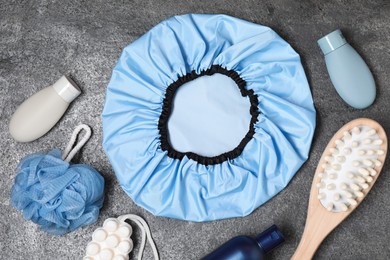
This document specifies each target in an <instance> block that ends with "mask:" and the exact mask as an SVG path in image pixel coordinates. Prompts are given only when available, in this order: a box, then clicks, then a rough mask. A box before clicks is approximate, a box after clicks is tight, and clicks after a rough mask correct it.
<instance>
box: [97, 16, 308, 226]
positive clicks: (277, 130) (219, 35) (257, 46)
mask: <svg viewBox="0 0 390 260" xmlns="http://www.w3.org/2000/svg"><path fill="white" fill-rule="evenodd" d="M102 121H103V147H104V149H105V152H106V153H107V155H108V157H109V159H110V162H111V164H112V166H113V168H114V171H115V174H116V176H117V178H118V180H119V183H120V185H121V187H122V188H123V189H124V191H125V192H126V193H127V194H128V195H129V196H130V197H131V198H132V199H133V200H134V202H135V203H136V204H138V205H140V206H142V207H144V208H145V209H147V210H148V211H150V212H151V213H153V214H155V215H158V216H165V217H172V218H178V219H183V220H189V221H211V220H216V219H224V218H231V217H239V216H245V215H248V214H250V213H251V212H252V211H253V210H255V209H256V208H257V207H259V206H260V205H262V204H263V203H265V202H266V201H268V200H269V199H270V198H272V197H273V196H274V195H276V194H277V193H278V192H280V191H281V190H282V189H283V188H284V187H286V186H287V184H288V183H289V181H290V180H291V178H292V177H293V176H294V174H295V173H296V172H297V171H298V169H299V168H300V167H301V165H302V164H303V163H304V162H305V161H306V159H307V158H308V153H309V149H310V145H311V142H312V138H313V132H314V129H315V109H314V105H313V100H312V96H311V92H310V88H309V85H308V82H307V79H306V76H305V73H304V70H303V68H302V64H301V62H300V57H299V55H298V54H297V53H296V52H295V51H294V50H293V48H292V47H291V46H290V45H289V44H288V43H287V42H285V41H284V40H283V39H282V38H280V37H279V36H278V35H277V34H276V33H275V32H274V31H273V30H271V29H270V28H268V27H265V26H261V25H258V24H254V23H250V22H247V21H244V20H240V19H237V18H234V17H230V16H227V15H204V14H188V15H181V16H175V17H172V18H170V19H168V20H166V21H163V22H161V23H160V24H158V25H157V26H155V27H154V28H152V29H151V30H150V31H149V32H147V33H146V34H144V35H143V36H142V37H141V38H139V39H138V40H136V41H135V42H133V43H132V44H131V45H129V46H127V47H126V48H125V49H124V51H123V53H122V54H121V56H120V58H119V60H118V63H117V64H116V66H115V68H114V70H113V73H112V77H111V80H110V83H109V85H108V88H107V93H106V101H105V106H104V109H103V114H102Z"/></svg>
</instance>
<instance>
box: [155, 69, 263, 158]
mask: <svg viewBox="0 0 390 260" xmlns="http://www.w3.org/2000/svg"><path fill="white" fill-rule="evenodd" d="M215 73H220V74H223V75H226V76H228V77H230V78H231V79H233V80H234V82H235V83H236V84H237V86H238V88H239V89H240V92H241V95H242V96H243V97H246V96H248V97H249V101H250V104H251V106H250V111H249V112H250V114H251V121H250V126H249V131H248V132H247V134H246V135H245V137H244V138H243V139H242V140H241V142H240V144H239V145H238V146H237V147H236V148H234V149H233V150H231V151H229V152H226V153H223V154H220V155H217V156H213V157H206V156H202V155H199V154H196V153H193V152H185V153H182V152H179V151H177V150H175V149H174V148H173V147H172V146H171V144H170V143H169V140H168V139H169V138H168V120H169V117H170V115H171V112H172V104H173V99H174V97H175V93H176V91H177V89H178V88H179V87H180V86H182V85H183V84H184V83H187V82H189V81H191V80H194V79H197V78H199V77H201V76H205V75H208V76H211V75H213V74H215ZM245 86H246V81H245V80H243V79H242V78H241V77H240V76H239V75H238V73H237V72H235V71H234V70H228V69H225V68H223V67H221V66H220V65H213V66H212V67H211V68H209V69H207V70H203V71H202V72H201V73H200V74H197V73H196V72H195V71H192V72H191V73H187V74H186V75H184V76H182V77H179V78H178V79H177V80H176V81H175V82H173V83H172V84H171V85H169V86H168V88H167V90H166V92H165V98H164V101H163V107H162V112H161V115H160V119H159V121H158V129H159V131H160V141H161V149H162V150H163V151H168V156H169V157H171V158H174V159H179V160H181V159H183V157H184V156H187V157H188V158H190V159H192V160H194V161H197V162H198V163H200V164H203V165H214V164H219V163H222V162H224V161H227V160H231V159H234V158H236V157H238V156H239V155H240V154H241V153H242V151H243V150H244V148H245V145H246V144H247V143H248V142H249V141H250V140H251V139H252V138H253V135H254V134H255V123H256V122H257V117H258V115H259V111H258V105H259V101H258V98H257V95H256V94H254V92H253V90H251V89H250V90H247V89H246V88H245Z"/></svg>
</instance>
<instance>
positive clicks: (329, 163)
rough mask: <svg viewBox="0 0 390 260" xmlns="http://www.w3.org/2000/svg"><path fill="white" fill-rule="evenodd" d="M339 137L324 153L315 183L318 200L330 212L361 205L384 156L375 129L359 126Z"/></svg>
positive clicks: (346, 209)
mask: <svg viewBox="0 0 390 260" xmlns="http://www.w3.org/2000/svg"><path fill="white" fill-rule="evenodd" d="M340 135H342V136H341V137H340V138H337V139H334V141H333V143H332V144H331V145H330V146H331V147H330V148H329V149H328V151H326V152H325V153H324V156H323V161H322V164H321V166H322V167H321V168H322V170H321V172H320V173H317V176H318V178H317V179H316V180H318V182H317V184H316V188H317V189H318V196H317V197H318V199H319V200H320V202H321V204H322V205H323V206H324V208H326V209H327V210H328V211H331V212H345V211H348V210H349V209H351V208H352V207H355V206H357V205H358V204H359V203H360V201H361V200H362V198H363V197H364V196H365V195H366V192H367V190H368V189H369V188H370V187H371V185H372V183H373V181H374V180H375V178H376V177H377V173H378V171H379V170H380V169H379V167H381V166H382V164H383V160H384V158H382V157H384V155H385V154H386V152H385V150H383V148H382V147H381V146H382V144H383V143H384V142H385V141H384V140H382V139H381V138H380V136H379V135H378V129H374V128H371V127H369V126H366V125H359V126H355V127H353V128H352V129H350V130H349V131H343V132H342V134H340Z"/></svg>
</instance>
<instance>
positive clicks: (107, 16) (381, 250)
mask: <svg viewBox="0 0 390 260" xmlns="http://www.w3.org/2000/svg"><path fill="white" fill-rule="evenodd" d="M185 13H225V14H229V15H233V16H236V17H239V18H243V19H246V20H249V21H252V22H255V23H259V24H264V25H267V26H270V27H272V28H273V29H274V30H275V31H276V32H278V33H279V34H280V35H281V36H282V37H283V38H284V39H286V40H287V41H288V42H290V43H291V45H292V46H293V47H294V48H295V49H296V50H297V51H298V52H299V53H300V54H301V57H302V62H303V64H304V67H305V70H306V73H307V76H308V79H309V81H310V84H311V88H312V93H313V98H314V102H315V105H316V108H317V112H318V116H317V130H316V134H315V137H314V141H313V146H312V149H311V152H310V158H309V160H308V161H307V163H306V164H304V165H303V167H302V168H301V169H300V170H299V172H298V173H297V175H296V176H295V177H294V179H293V180H292V181H291V183H290V184H289V185H288V186H287V188H286V189H285V190H283V191H282V192H281V193H280V194H278V195H277V196H276V197H275V198H273V199H272V200H270V201H269V202H268V203H266V204H265V205H263V206H262V207H260V208H259V209H257V210H256V211H255V212H253V213H252V214H251V215H249V216H247V217H244V218H236V219H229V220H222V221H214V222H209V223H190V222H185V221H179V220H174V219H168V218H162V217H154V216H153V215H151V214H149V213H148V212H147V211H145V210H143V209H142V208H140V207H138V206H136V205H135V204H134V203H133V202H132V201H131V199H130V198H129V197H128V196H127V195H126V194H125V193H124V192H123V191H122V190H121V188H120V187H119V185H118V183H117V181H116V178H115V176H114V173H113V170H112V168H111V166H110V164H109V161H108V159H107V157H106V156H105V154H104V152H103V150H102V147H101V141H102V129H101V119H100V114H101V111H102V108H103V103H104V95H105V89H106V86H107V84H108V81H109V78H110V75H111V70H112V68H113V66H114V64H115V63H116V61H117V59H118V57H119V55H120V53H121V51H122V49H123V48H124V47H125V46H126V45H128V44H130V43H131V42H133V41H134V40H135V39H137V38H138V37H140V36H141V35H142V34H143V33H145V32H146V31H147V30H149V29H150V28H151V27H152V26H154V25H155V24H157V23H158V22H160V21H162V20H164V19H166V18H168V17H170V16H173V15H177V14H185ZM336 28H341V29H342V30H343V32H344V34H345V36H346V38H347V39H348V40H349V42H350V43H351V44H352V45H353V46H354V47H355V48H356V49H357V50H358V51H359V52H360V53H362V55H363V57H364V58H365V60H366V61H367V63H368V64H369V66H370V68H371V69H372V71H373V73H374V76H375V79H376V83H377V87H378V96H377V99H376V102H375V103H374V105H373V106H371V107H370V108H368V109H365V110H362V111H360V110H355V109H352V108H350V107H348V106H347V105H346V104H345V103H343V102H342V101H341V99H340V98H339V97H338V96H337V94H336V92H335V90H334V89H333V87H332V86H331V83H330V81H329V78H328V75H327V73H326V69H325V65H324V61H323V58H322V55H321V53H320V51H319V49H318V47H317V45H316V40H317V39H318V38H319V37H321V36H322V35H324V34H326V33H328V32H330V31H332V30H333V29H336ZM389 48H390V5H389V4H388V1H379V0H370V1H341V0H340V1H320V0H318V1H315V0H313V1H288V0H275V1H274V0H267V1H257V0H242V1H237V0H228V1H199V0H198V1H174V0H169V1H158V0H142V1H141V0H133V1H126V0H122V1H102V0H99V1H58V0H57V1H48V0H42V1H12V0H0V118H1V124H0V134H1V137H2V138H1V140H0V147H1V159H0V160H1V161H0V162H1V167H0V252H1V253H0V259H80V258H81V257H82V255H83V254H84V250H85V246H86V244H87V242H88V241H89V240H90V235H91V232H92V231H93V230H94V229H95V228H96V227H98V226H100V225H101V224H102V223H103V221H104V219H106V218H107V217H111V216H118V215H121V214H125V213H135V214H139V215H141V216H143V217H144V218H145V219H146V220H147V221H148V222H149V224H150V227H151V229H152V232H153V236H154V238H155V241H156V243H157V246H158V248H159V251H160V255H161V258H162V259H196V258H199V257H201V256H202V255H204V254H206V253H207V252H209V251H210V250H212V249H213V248H215V247H216V246H218V245H219V244H221V243H222V242H224V241H226V240H227V239H229V238H231V237H233V236H235V235H239V234H248V235H255V234H256V233H257V232H259V231H262V230H263V229H265V228H267V227H268V226H269V225H271V224H272V223H276V224H278V225H279V226H280V228H281V229H282V230H283V232H284V233H285V235H286V238H287V242H286V243H285V244H284V245H283V246H282V247H280V248H278V249H277V250H276V251H275V252H274V253H273V254H272V255H271V259H288V258H289V257H290V256H291V255H292V254H293V252H294V249H295V248H296V246H297V244H298V241H299V239H300V237H301V235H302V231H303V227H304V223H305V218H306V208H307V202H308V195H309V190H310V187H311V183H312V176H313V173H314V170H315V167H316V164H317V162H318V160H319V158H320V155H321V153H322V151H323V149H324V148H325V146H326V144H327V142H328V140H329V139H330V137H331V136H332V135H333V134H334V133H335V131H337V130H338V129H339V128H340V127H341V126H342V125H343V124H344V123H346V122H348V121H350V120H352V119H354V118H357V117H370V118H373V119H376V120H377V121H379V122H380V123H381V124H382V125H383V126H384V128H385V129H386V130H387V132H390V116H389V112H390V104H389V103H388V100H389V97H390V88H389V86H388V82H389V81H390V70H389V67H390V51H389ZM64 73H70V74H71V75H72V76H73V78H74V79H75V80H76V82H77V83H78V84H79V85H80V87H81V88H82V90H83V93H84V94H83V95H82V96H80V97H79V98H78V99H77V101H76V102H74V104H73V105H72V106H71V107H70V109H69V110H68V111H67V113H66V114H65V116H64V117H63V118H62V119H61V121H60V122H59V123H58V124H57V125H56V126H55V127H54V128H53V129H52V130H51V131H50V132H49V133H48V134H47V135H45V136H44V137H42V138H40V139H39V140H37V141H34V142H31V143H17V142H15V141H14V140H13V139H12V138H11V137H10V135H9V133H8V122H9V119H10V116H11V114H12V113H13V111H14V110H15V109H16V108H17V106H18V105H19V104H20V103H21V102H22V101H23V100H24V99H26V98H27V97H29V96H30V95H31V94H33V93H35V92H36V91H38V90H40V89H41V88H43V87H44V86H46V85H48V84H51V83H53V82H54V81H55V80H56V79H57V78H59V77H60V76H61V75H62V74H64ZM79 123H86V124H89V125H90V126H92V127H93V130H94V134H93V137H92V139H91V140H90V142H89V143H88V144H87V145H86V146H85V148H84V150H83V152H82V153H81V154H80V155H78V156H77V157H76V159H75V161H76V162H83V163H87V164H90V165H92V166H94V167H95V168H96V169H97V170H98V171H100V172H101V173H102V174H103V175H104V177H105V179H106V201H105V204H104V207H103V209H102V211H101V215H100V217H99V220H98V222H97V223H96V224H93V225H90V226H88V227H85V228H82V229H79V230H78V231H76V232H73V233H70V234H68V235H65V236H52V235H48V234H46V233H43V232H41V231H39V229H38V228H37V226H36V225H34V224H32V223H31V222H27V221H24V220H23V217H22V215H21V213H20V212H18V211H16V210H15V209H12V208H11V207H10V205H9V193H10V188H11V186H12V183H13V178H14V176H15V167H16V165H17V163H18V161H19V160H20V159H21V158H22V157H23V156H25V155H27V154H30V153H32V152H37V151H42V150H49V149H51V148H52V147H59V148H63V147H64V146H65V145H66V143H67V141H68V138H69V136H70V134H71V131H72V129H73V128H74V127H75V126H76V125H77V124H79ZM389 166H390V164H389V162H388V161H387V163H386V164H385V167H384V171H383V172H382V174H381V176H380V178H379V180H378V182H377V183H376V184H375V186H374V188H373V189H372V191H371V192H370V194H369V195H368V197H367V198H366V199H365V201H364V203H363V204H362V205H360V206H359V208H358V209H357V210H356V211H355V212H354V213H353V214H352V215H351V216H350V217H349V218H348V219H347V220H345V221H344V222H343V223H342V224H341V225H340V226H339V227H338V228H336V230H335V231H334V232H332V233H331V234H330V235H329V236H328V238H326V239H325V241H324V242H323V243H322V245H321V247H320V248H319V250H318V252H317V254H316V256H315V258H316V259H390V246H389V242H390V217H389V214H390V202H389V197H390V167H389ZM137 234H138V233H137ZM132 256H133V255H132ZM151 257H152V255H151V251H150V249H149V248H147V250H146V257H145V259H151Z"/></svg>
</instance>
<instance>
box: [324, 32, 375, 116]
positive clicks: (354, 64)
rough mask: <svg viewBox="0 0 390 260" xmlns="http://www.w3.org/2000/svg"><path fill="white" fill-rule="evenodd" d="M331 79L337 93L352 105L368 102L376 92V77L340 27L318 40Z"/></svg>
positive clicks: (366, 103)
mask: <svg viewBox="0 0 390 260" xmlns="http://www.w3.org/2000/svg"><path fill="white" fill-rule="evenodd" d="M318 45H319V46H320V48H321V50H322V52H323V53H324V55H325V62H326V67H327V69H328V73H329V76H330V79H331V81H332V83H333V85H334V87H335V88H336V90H337V93H338V94H339V95H340V97H341V98H342V99H343V100H344V101H345V102H346V103H347V104H349V105H350V106H352V107H354V108H359V109H362V108H366V107H368V106H370V105H371V104H372V103H373V102H374V100H375V96H376V88H375V81H374V78H373V76H372V74H371V71H370V69H369V68H368V66H367V64H366V63H365V62H364V60H363V59H362V58H361V57H360V55H359V54H358V53H357V52H356V51H355V49H354V48H352V47H351V45H349V44H348V43H347V41H346V40H345V38H344V36H343V35H342V33H341V31H340V30H336V31H334V32H331V33H330V34H328V35H326V36H324V37H323V38H321V39H319V40H318Z"/></svg>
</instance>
